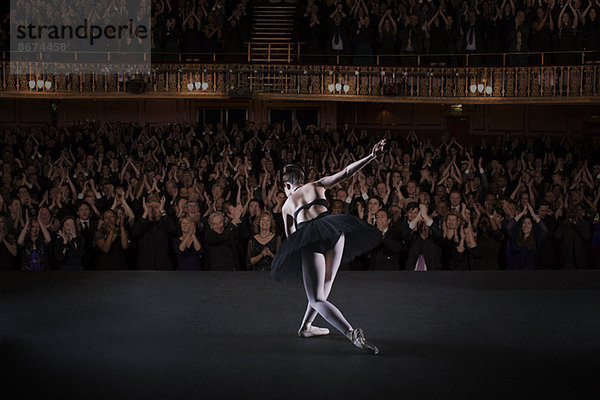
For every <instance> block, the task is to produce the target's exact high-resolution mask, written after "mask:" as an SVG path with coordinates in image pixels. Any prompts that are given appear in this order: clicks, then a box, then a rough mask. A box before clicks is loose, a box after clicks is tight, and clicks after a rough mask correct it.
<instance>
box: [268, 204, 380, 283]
mask: <svg viewBox="0 0 600 400" xmlns="http://www.w3.org/2000/svg"><path fill="white" fill-rule="evenodd" d="M315 204H318V205H322V206H325V207H326V206H327V200H325V199H317V200H315V201H313V202H310V203H308V204H305V205H303V206H301V207H300V208H298V209H297V210H296V212H294V223H296V231H295V232H294V233H292V234H291V235H290V236H289V237H288V238H287V239H286V240H285V241H284V242H283V243H282V244H281V247H280V248H279V251H278V252H277V254H276V255H275V258H274V259H273V264H272V265H271V275H272V276H273V277H274V278H275V279H277V280H283V279H285V278H288V277H292V276H295V277H300V276H301V275H302V252H303V251H306V250H309V251H313V252H315V253H322V254H325V253H326V252H327V251H328V250H330V249H331V248H332V247H333V246H334V245H335V244H336V243H337V241H338V240H339V238H340V236H341V235H342V233H343V234H344V236H345V244H344V253H343V255H342V260H341V263H340V264H341V265H343V264H346V263H348V262H350V261H352V260H353V259H354V258H355V257H356V256H359V255H361V254H363V253H366V252H367V251H370V250H372V249H373V248H375V247H376V246H377V245H378V244H379V243H380V242H381V239H382V236H381V232H379V231H378V230H377V229H375V228H374V227H372V226H371V225H369V224H367V223H366V222H365V221H363V220H361V219H359V218H357V217H355V216H353V215H348V214H329V212H328V211H326V212H324V213H321V214H319V215H318V216H317V217H316V218H314V219H312V220H310V221H303V222H301V223H299V224H298V223H297V222H296V217H297V216H298V213H299V212H300V211H301V210H303V209H305V208H309V207H311V206H312V205H315Z"/></svg>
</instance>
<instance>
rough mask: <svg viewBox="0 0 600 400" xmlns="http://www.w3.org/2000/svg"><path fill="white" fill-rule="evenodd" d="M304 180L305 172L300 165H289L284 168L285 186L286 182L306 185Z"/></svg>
mask: <svg viewBox="0 0 600 400" xmlns="http://www.w3.org/2000/svg"><path fill="white" fill-rule="evenodd" d="M304 179H305V178H304V171H303V170H302V167H300V166H299V165H298V164H288V165H286V166H285V167H283V174H282V176H281V183H282V184H284V185H285V183H286V182H289V183H291V184H292V185H301V184H303V183H304Z"/></svg>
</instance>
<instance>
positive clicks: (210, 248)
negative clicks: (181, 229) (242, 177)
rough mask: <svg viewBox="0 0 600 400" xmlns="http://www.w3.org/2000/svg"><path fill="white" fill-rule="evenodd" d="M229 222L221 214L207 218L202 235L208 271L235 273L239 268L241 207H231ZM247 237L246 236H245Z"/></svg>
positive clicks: (205, 264) (217, 213) (216, 213)
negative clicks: (206, 225)
mask: <svg viewBox="0 0 600 400" xmlns="http://www.w3.org/2000/svg"><path fill="white" fill-rule="evenodd" d="M230 212H231V222H228V221H227V220H226V217H225V214H223V213H222V212H219V211H217V212H214V213H212V214H211V215H210V216H209V217H208V229H207V230H206V233H205V235H204V246H205V247H204V250H205V255H206V257H205V262H204V269H206V270H208V271H237V270H240V269H245V268H242V267H241V266H240V261H239V257H238V253H237V243H238V241H239V240H240V238H241V237H242V236H244V233H243V232H241V231H240V229H242V228H243V226H242V224H241V214H242V210H241V206H237V207H231V210H230ZM246 235H247V234H246Z"/></svg>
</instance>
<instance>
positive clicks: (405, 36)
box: [399, 14, 424, 65]
mask: <svg viewBox="0 0 600 400" xmlns="http://www.w3.org/2000/svg"><path fill="white" fill-rule="evenodd" d="M399 36H400V52H401V53H402V54H422V53H423V38H424V34H423V29H422V28H421V26H420V25H419V17H418V16H417V15H416V14H413V15H411V16H410V17H408V23H407V24H406V26H405V27H404V28H403V29H402V30H401V31H400V35H399ZM401 63H402V65H417V57H416V56H415V57H402V59H401Z"/></svg>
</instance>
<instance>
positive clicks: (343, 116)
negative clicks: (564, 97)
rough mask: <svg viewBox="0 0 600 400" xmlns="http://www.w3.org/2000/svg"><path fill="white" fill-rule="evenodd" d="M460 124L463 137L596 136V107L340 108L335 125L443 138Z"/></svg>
mask: <svg viewBox="0 0 600 400" xmlns="http://www.w3.org/2000/svg"><path fill="white" fill-rule="evenodd" d="M457 118H458V119H460V120H462V125H463V126H465V129H466V130H467V132H463V134H464V135H467V136H469V135H497V134H499V133H504V132H505V131H510V132H511V133H513V134H525V135H528V134H531V135H537V134H540V133H547V134H549V135H562V134H565V133H568V134H574V135H577V134H585V135H600V106H598V105H587V104H583V105H518V104H515V105H509V104H498V105H490V104H486V105H463V106H462V111H453V110H452V108H451V107H450V105H429V104H401V103H395V104H378V103H367V104H365V103H339V104H338V119H337V125H338V126H343V125H344V124H345V123H347V124H349V125H353V126H355V127H356V129H368V130H370V131H371V130H380V131H385V130H388V129H390V130H393V131H394V130H397V131H400V132H403V133H406V132H408V131H409V130H410V129H413V128H414V129H415V130H416V131H417V132H421V133H424V134H443V133H444V132H446V131H447V130H449V129H450V128H451V127H453V128H454V127H456V126H457V124H456V119H457Z"/></svg>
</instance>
